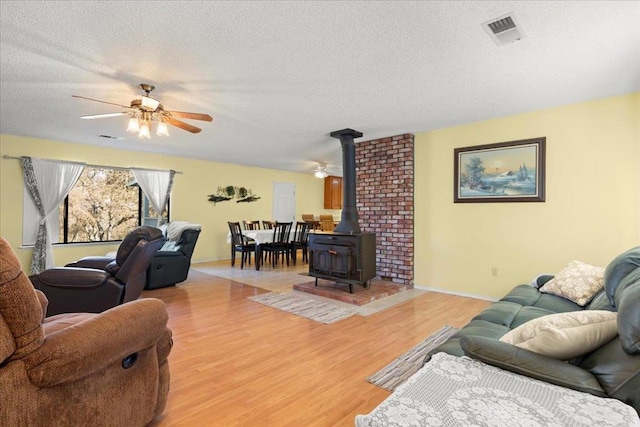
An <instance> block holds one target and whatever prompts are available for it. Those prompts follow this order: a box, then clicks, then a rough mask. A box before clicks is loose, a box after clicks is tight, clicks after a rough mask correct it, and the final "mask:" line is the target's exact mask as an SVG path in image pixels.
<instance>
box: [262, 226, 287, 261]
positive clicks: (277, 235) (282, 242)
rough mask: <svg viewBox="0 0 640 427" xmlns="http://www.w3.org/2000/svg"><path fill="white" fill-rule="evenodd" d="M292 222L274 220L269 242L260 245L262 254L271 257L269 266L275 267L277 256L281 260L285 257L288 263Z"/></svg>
mask: <svg viewBox="0 0 640 427" xmlns="http://www.w3.org/2000/svg"><path fill="white" fill-rule="evenodd" d="M292 225H293V222H279V221H276V223H275V225H274V227H273V239H272V241H271V242H269V243H263V244H262V245H260V248H261V250H262V253H263V254H265V255H266V254H269V257H270V259H271V266H272V267H275V266H276V264H277V263H278V258H279V257H280V256H282V261H283V262H284V259H285V257H286V259H287V265H289V255H290V246H289V240H290V239H289V234H291V226H292Z"/></svg>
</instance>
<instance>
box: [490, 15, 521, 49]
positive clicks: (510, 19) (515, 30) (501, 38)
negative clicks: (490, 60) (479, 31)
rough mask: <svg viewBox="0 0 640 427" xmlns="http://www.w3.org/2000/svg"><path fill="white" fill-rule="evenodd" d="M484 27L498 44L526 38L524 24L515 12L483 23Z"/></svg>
mask: <svg viewBox="0 0 640 427" xmlns="http://www.w3.org/2000/svg"><path fill="white" fill-rule="evenodd" d="M482 28H484V30H485V31H486V32H487V34H489V37H491V40H493V41H494V42H495V44H497V45H498V46H502V45H505V44H509V43H512V42H515V41H518V40H520V39H522V38H524V33H523V32H522V26H521V25H520V23H519V22H518V19H517V18H516V17H515V15H514V14H513V12H511V13H507V14H506V15H502V16H498V17H497V18H495V19H492V20H490V21H487V22H483V23H482Z"/></svg>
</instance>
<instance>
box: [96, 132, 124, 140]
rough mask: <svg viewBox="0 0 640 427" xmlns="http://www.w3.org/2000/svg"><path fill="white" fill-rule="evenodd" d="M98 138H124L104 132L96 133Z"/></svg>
mask: <svg viewBox="0 0 640 427" xmlns="http://www.w3.org/2000/svg"><path fill="white" fill-rule="evenodd" d="M98 137H99V138H107V139H118V140H123V139H124V138H121V137H119V136H112V135H105V134H102V133H101V134H98Z"/></svg>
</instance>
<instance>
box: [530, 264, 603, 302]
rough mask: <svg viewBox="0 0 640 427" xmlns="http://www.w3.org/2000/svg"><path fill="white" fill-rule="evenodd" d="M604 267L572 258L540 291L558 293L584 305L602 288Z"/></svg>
mask: <svg viewBox="0 0 640 427" xmlns="http://www.w3.org/2000/svg"><path fill="white" fill-rule="evenodd" d="M603 278H604V268H602V267H595V266H593V265H589V264H585V263H583V262H580V261H576V260H573V261H571V262H570V263H569V264H568V265H567V266H566V267H565V268H563V269H562V271H560V272H559V273H558V274H557V275H556V276H555V277H554V278H553V279H551V280H549V281H548V282H547V283H545V284H544V286H542V287H541V288H540V292H543V293H549V294H553V295H558V296H561V297H563V298H566V299H568V300H569V301H573V302H575V303H576V304H578V305H580V306H585V305H587V303H589V301H591V299H592V298H593V297H594V296H595V295H596V294H597V293H598V292H599V291H600V290H601V289H602V288H603V286H604V284H603Z"/></svg>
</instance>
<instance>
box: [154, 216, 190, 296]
mask: <svg viewBox="0 0 640 427" xmlns="http://www.w3.org/2000/svg"><path fill="white" fill-rule="evenodd" d="M198 236H200V230H199V229H187V230H184V231H183V232H182V235H181V236H180V238H179V239H178V241H177V243H176V244H175V248H174V249H175V250H173V251H164V250H159V251H158V252H156V254H155V255H154V256H153V259H152V260H151V265H149V268H148V269H147V282H146V284H145V287H144V288H145V289H157V288H164V287H167V286H174V285H175V284H176V283H180V282H184V281H185V280H187V275H188V274H189V268H190V267H191V256H192V255H193V250H194V249H195V247H196V242H197V241H198Z"/></svg>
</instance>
